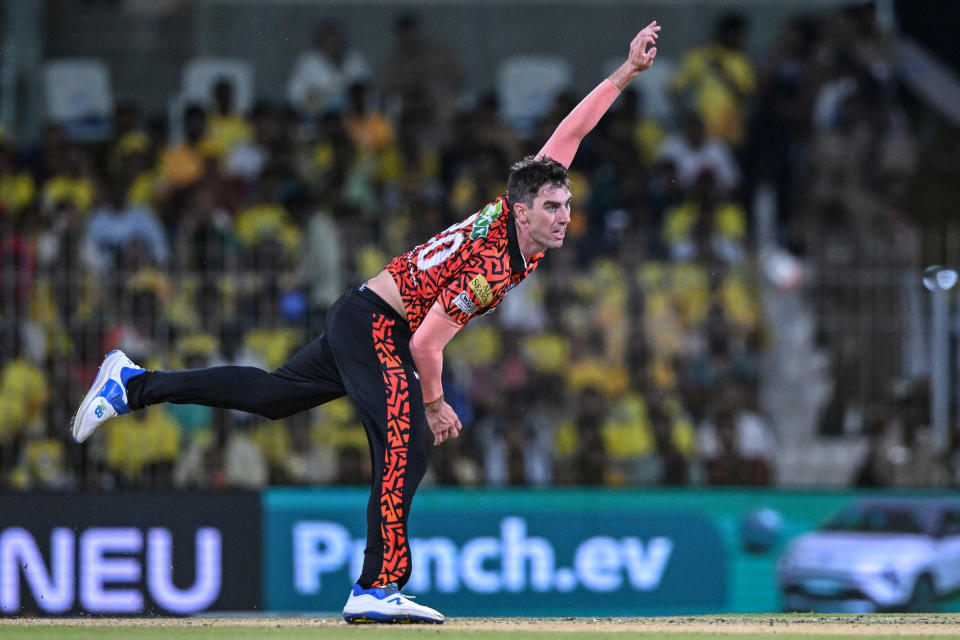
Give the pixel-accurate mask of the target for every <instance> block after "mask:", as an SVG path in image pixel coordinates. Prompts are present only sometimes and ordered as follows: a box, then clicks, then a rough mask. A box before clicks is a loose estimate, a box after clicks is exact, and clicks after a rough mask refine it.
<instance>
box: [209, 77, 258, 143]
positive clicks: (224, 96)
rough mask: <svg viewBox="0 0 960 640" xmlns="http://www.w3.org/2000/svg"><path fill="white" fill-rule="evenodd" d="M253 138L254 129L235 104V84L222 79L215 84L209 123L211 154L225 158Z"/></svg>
mask: <svg viewBox="0 0 960 640" xmlns="http://www.w3.org/2000/svg"><path fill="white" fill-rule="evenodd" d="M252 137H253V128H252V127H251V126H250V123H249V122H247V121H246V119H245V118H244V117H243V114H240V113H237V111H236V105H235V104H234V88H233V83H232V82H231V81H230V80H229V79H228V78H220V79H218V80H217V81H216V82H214V84H213V111H212V112H211V113H210V119H209V121H208V123H207V138H206V143H207V146H208V149H209V151H210V152H211V153H213V154H215V155H216V156H217V157H218V158H223V157H224V156H226V155H227V154H228V153H230V151H231V150H232V149H233V148H234V147H235V146H236V145H238V144H241V143H244V142H247V141H248V140H250V139H251V138H252Z"/></svg>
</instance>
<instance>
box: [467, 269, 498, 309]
mask: <svg viewBox="0 0 960 640" xmlns="http://www.w3.org/2000/svg"><path fill="white" fill-rule="evenodd" d="M470 290H471V291H473V294H474V295H475V296H477V300H479V301H480V306H481V307H485V306H487V305H488V304H490V303H491V302H493V289H491V288H490V283H489V282H487V279H486V278H484V277H483V276H482V275H479V276H477V277H476V278H474V279H473V280H471V281H470Z"/></svg>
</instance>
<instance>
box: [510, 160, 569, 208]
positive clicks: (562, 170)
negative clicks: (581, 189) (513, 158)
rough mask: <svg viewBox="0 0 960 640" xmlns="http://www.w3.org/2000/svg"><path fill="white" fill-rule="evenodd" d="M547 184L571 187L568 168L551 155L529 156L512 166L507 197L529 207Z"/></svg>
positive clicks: (511, 201)
mask: <svg viewBox="0 0 960 640" xmlns="http://www.w3.org/2000/svg"><path fill="white" fill-rule="evenodd" d="M545 184H551V185H554V186H556V187H567V188H568V189H569V188H570V176H569V175H567V168H566V167H565V166H563V165H562V164H560V163H559V162H557V161H556V160H554V159H553V158H551V157H549V156H539V157H537V156H527V157H526V158H524V159H523V160H520V161H519V162H515V163H513V166H512V167H510V177H509V178H507V198H509V200H510V203H511V204H513V203H517V202H522V203H523V204H525V205H527V206H528V207H530V206H533V199H534V198H535V197H537V193H539V191H540V187H542V186H543V185H545Z"/></svg>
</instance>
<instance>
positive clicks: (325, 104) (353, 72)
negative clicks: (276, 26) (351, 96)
mask: <svg viewBox="0 0 960 640" xmlns="http://www.w3.org/2000/svg"><path fill="white" fill-rule="evenodd" d="M370 77H371V72H370V67H369V65H368V64H367V61H366V59H365V58H364V56H363V54H362V53H360V51H358V50H357V49H355V48H352V47H351V46H350V45H349V43H348V42H347V39H346V35H345V33H344V29H343V26H342V25H341V24H340V23H339V22H336V21H335V20H327V21H324V22H321V23H320V24H318V25H317V26H316V28H315V29H314V34H313V47H312V48H311V49H309V50H307V51H305V52H303V53H302V54H300V57H299V58H297V62H296V64H294V67H293V71H292V72H291V73H290V78H289V80H288V81H287V100H289V101H290V104H292V105H293V106H294V107H295V108H296V109H297V111H299V112H300V113H301V114H303V115H306V116H315V115H318V114H321V113H324V112H327V111H337V110H340V109H342V108H343V107H344V103H345V102H346V93H347V87H348V86H350V85H351V84H352V83H354V82H363V81H367V80H369V79H370Z"/></svg>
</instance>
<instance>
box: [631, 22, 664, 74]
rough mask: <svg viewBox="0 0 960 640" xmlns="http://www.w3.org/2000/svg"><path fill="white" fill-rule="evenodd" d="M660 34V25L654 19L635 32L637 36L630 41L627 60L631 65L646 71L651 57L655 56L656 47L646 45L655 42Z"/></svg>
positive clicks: (650, 62) (651, 60)
mask: <svg viewBox="0 0 960 640" xmlns="http://www.w3.org/2000/svg"><path fill="white" fill-rule="evenodd" d="M659 36H660V25H658V24H657V21H656V20H654V21H653V22H651V23H650V24H648V25H647V26H645V27H644V28H643V29H641V30H640V33H638V34H637V37H636V38H634V39H633V42H631V43H630V55H629V56H627V61H628V62H629V63H630V64H631V65H633V66H634V67H635V68H636V70H637V71H646V70H647V69H649V68H650V65H652V64H653V59H654V58H656V57H657V48H656V47H650V49H647V47H648V46H650V45H653V44H656V42H657V38H658V37H659Z"/></svg>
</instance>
